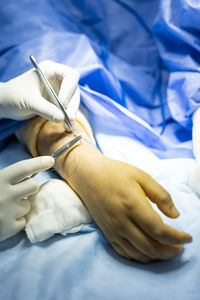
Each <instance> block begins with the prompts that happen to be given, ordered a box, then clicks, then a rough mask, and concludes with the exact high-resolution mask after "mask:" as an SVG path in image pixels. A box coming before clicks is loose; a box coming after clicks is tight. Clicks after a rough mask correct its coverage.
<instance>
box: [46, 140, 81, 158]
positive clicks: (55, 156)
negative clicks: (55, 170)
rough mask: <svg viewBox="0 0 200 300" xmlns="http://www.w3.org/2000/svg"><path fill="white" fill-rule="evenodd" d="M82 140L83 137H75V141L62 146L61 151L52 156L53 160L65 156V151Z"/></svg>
mask: <svg viewBox="0 0 200 300" xmlns="http://www.w3.org/2000/svg"><path fill="white" fill-rule="evenodd" d="M81 138H82V135H79V136H77V137H75V138H74V139H73V140H71V141H70V142H69V143H67V144H65V145H64V146H62V147H61V148H60V149H58V150H57V151H56V152H54V153H53V154H52V155H51V156H52V157H53V158H55V159H56V158H58V157H59V156H60V155H61V154H63V153H64V152H65V151H67V150H68V149H70V148H71V147H72V146H73V145H74V144H75V143H76V142H78V141H79V140H80V139H81Z"/></svg>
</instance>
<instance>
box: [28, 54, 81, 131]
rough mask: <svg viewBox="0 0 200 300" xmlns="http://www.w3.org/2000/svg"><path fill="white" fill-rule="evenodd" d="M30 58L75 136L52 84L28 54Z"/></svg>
mask: <svg viewBox="0 0 200 300" xmlns="http://www.w3.org/2000/svg"><path fill="white" fill-rule="evenodd" d="M29 57H30V60H31V62H32V64H33V66H34V67H35V69H36V71H37V72H38V74H39V76H40V78H41V80H42V82H43V83H44V86H45V87H46V90H47V92H48V94H49V97H50V98H51V100H52V101H53V102H54V103H55V104H56V105H57V106H58V108H60V109H61V111H62V112H63V114H64V116H65V123H66V124H67V126H68V127H69V129H70V130H71V132H72V133H73V134H74V136H77V135H76V134H75V132H74V130H73V126H72V124H71V122H70V120H69V117H68V115H67V113H66V111H65V108H64V106H63V104H62V103H61V102H60V100H59V99H58V96H57V95H56V93H55V91H54V90H53V88H52V86H51V85H50V83H49V81H48V79H47V78H46V76H45V75H44V73H43V72H42V70H41V69H40V67H39V65H38V64H37V62H36V60H35V58H34V57H33V56H32V55H30V56H29Z"/></svg>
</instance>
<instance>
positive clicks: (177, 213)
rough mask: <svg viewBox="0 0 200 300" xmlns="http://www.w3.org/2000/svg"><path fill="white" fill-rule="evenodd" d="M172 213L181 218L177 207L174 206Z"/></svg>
mask: <svg viewBox="0 0 200 300" xmlns="http://www.w3.org/2000/svg"><path fill="white" fill-rule="evenodd" d="M171 213H172V215H173V216H174V217H179V216H180V212H179V211H178V210H177V208H176V207H175V206H172V208H171Z"/></svg>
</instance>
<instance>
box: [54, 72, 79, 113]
mask: <svg viewBox="0 0 200 300" xmlns="http://www.w3.org/2000/svg"><path fill="white" fill-rule="evenodd" d="M62 76H64V78H63V80H62V83H61V86H60V91H59V95H58V98H59V100H60V101H61V102H62V104H63V105H64V107H65V108H66V107H67V105H68V103H69V101H70V99H71V98H72V96H73V95H74V93H75V91H76V89H77V84H78V81H79V77H80V75H79V73H78V72H77V71H76V70H74V69H71V71H70V72H69V71H66V72H65V73H64V74H62Z"/></svg>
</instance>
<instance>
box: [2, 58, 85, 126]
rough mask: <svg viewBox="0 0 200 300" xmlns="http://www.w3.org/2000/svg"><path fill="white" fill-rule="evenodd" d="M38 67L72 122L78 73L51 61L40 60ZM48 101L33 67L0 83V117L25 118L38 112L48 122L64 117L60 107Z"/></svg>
mask: <svg viewBox="0 0 200 300" xmlns="http://www.w3.org/2000/svg"><path fill="white" fill-rule="evenodd" d="M39 66H40V68H41V70H42V72H43V73H44V75H45V76H46V77H47V79H48V80H49V82H50V84H51V85H52V87H53V89H54V90H55V92H56V94H57V95H58V97H59V99H60V101H61V102H62V103H63V105H64V107H65V108H66V110H67V113H68V116H69V119H70V120H71V121H72V122H73V121H74V120H75V118H76V113H77V111H78V107H79V103H80V91H79V88H78V80H79V73H78V72H77V71H76V70H75V69H72V68H70V67H68V66H66V65H62V64H58V63H55V62H53V61H44V62H42V63H40V64H39ZM50 101H51V100H50V98H49V96H48V94H47V92H46V89H45V87H44V84H43V83H42V82H41V80H40V78H39V76H38V74H37V72H36V70H35V69H31V70H30V71H28V72H26V73H24V74H22V75H20V76H18V77H16V78H13V79H12V80H9V81H7V82H5V83H3V82H1V83H0V118H11V119H15V120H25V119H29V118H32V117H34V116H35V115H40V116H42V117H44V118H45V119H48V120H50V121H55V122H59V121H61V120H64V115H63V113H62V112H61V110H60V109H59V108H58V107H57V106H56V105H55V104H52V103H51V102H52V101H51V102H50Z"/></svg>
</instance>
